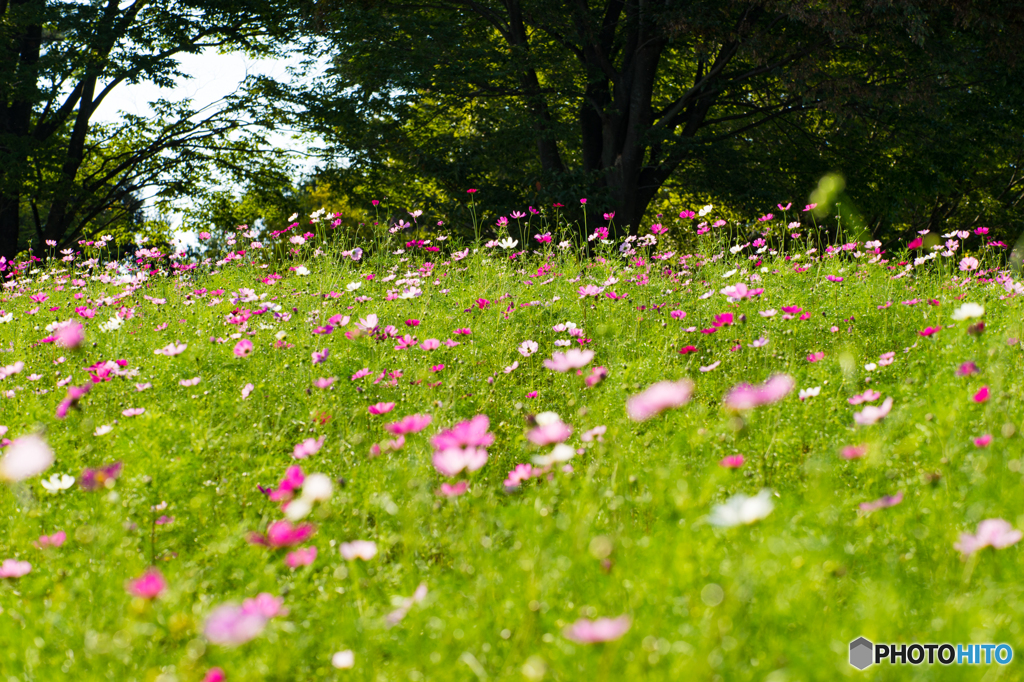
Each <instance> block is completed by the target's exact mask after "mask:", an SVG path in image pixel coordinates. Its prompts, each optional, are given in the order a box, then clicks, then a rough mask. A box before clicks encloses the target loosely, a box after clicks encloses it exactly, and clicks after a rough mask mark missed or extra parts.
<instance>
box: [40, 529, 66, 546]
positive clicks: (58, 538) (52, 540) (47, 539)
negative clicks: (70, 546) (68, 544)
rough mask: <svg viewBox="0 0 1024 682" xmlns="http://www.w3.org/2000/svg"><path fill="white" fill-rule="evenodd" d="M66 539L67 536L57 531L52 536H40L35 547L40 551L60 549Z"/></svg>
mask: <svg viewBox="0 0 1024 682" xmlns="http://www.w3.org/2000/svg"><path fill="white" fill-rule="evenodd" d="M67 539H68V534H67V533H65V532H64V531H62V530H59V531H57V532H56V533H54V534H53V535H40V536H39V540H37V541H36V546H38V547H39V548H40V549H42V548H43V547H60V546H61V545H63V544H64V542H65V541H66V540H67Z"/></svg>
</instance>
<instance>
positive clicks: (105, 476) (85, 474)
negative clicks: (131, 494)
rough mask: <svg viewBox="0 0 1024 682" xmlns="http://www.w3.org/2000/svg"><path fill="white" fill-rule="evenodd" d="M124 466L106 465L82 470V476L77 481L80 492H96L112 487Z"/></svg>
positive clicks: (117, 464) (115, 463) (119, 463)
mask: <svg viewBox="0 0 1024 682" xmlns="http://www.w3.org/2000/svg"><path fill="white" fill-rule="evenodd" d="M123 467H124V465H123V464H122V463H121V462H114V463H113V464H106V465H104V466H101V467H98V468H96V469H88V468H87V469H82V475H81V476H80V477H79V479H78V485H79V487H81V488H82V490H98V489H99V488H106V487H110V486H112V485H114V481H116V480H117V477H118V476H120V475H121V469H122V468H123Z"/></svg>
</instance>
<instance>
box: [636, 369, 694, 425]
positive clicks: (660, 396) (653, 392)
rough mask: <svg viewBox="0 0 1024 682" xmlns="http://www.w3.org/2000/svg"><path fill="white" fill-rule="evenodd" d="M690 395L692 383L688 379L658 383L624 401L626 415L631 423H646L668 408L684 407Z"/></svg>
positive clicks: (691, 393)
mask: <svg viewBox="0 0 1024 682" xmlns="http://www.w3.org/2000/svg"><path fill="white" fill-rule="evenodd" d="M692 395H693V382H692V381H690V380H689V379H680V380H679V381H659V382H658V383H656V384H654V385H652V386H650V387H648V388H647V390H645V391H644V392H643V393H638V394H637V395H634V396H632V397H630V398H629V400H627V401H626V413H627V414H628V415H629V418H630V419H632V420H633V421H636V422H642V421H646V420H648V419H650V418H651V417H653V416H655V415H657V414H659V413H661V412H663V411H665V410H667V409H669V408H672V407H680V406H682V405H685V404H686V403H688V402H689V401H690V396H692Z"/></svg>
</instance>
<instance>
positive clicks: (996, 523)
mask: <svg viewBox="0 0 1024 682" xmlns="http://www.w3.org/2000/svg"><path fill="white" fill-rule="evenodd" d="M1021 537H1022V535H1021V532H1020V531H1019V530H1015V529H1014V528H1013V526H1011V525H1010V523H1009V522H1008V521H1004V520H1003V519H985V520H984V521H982V522H981V523H979V524H978V532H977V533H976V534H975V535H971V534H970V533H961V534H960V541H959V542H957V543H956V544H954V545H953V547H954V549H957V550H959V551H960V552H962V553H963V555H964V556H965V557H967V556H968V555H970V554H973V553H974V552H977V551H978V550H979V549H984V548H985V547H992V548H993V549H1003V548H1004V547H1009V546H1010V545H1014V544H1016V543H1018V542H1020V539H1021Z"/></svg>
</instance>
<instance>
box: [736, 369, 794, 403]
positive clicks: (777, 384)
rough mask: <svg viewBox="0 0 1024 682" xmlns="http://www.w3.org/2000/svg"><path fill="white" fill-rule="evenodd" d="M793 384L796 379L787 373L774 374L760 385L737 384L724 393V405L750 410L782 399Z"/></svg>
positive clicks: (791, 388)
mask: <svg viewBox="0 0 1024 682" xmlns="http://www.w3.org/2000/svg"><path fill="white" fill-rule="evenodd" d="M795 386H796V381H795V380H794V379H793V377H791V376H789V375H788V374H776V375H775V376H772V377H770V378H769V379H768V380H767V381H765V382H764V383H763V384H761V385H760V386H751V385H750V384H739V385H738V386H735V387H733V389H732V390H731V391H729V393H727V394H726V396H725V405H726V407H728V408H730V409H733V410H750V409H753V408H755V407H760V406H761V405H768V404H770V403H775V402H778V401H780V400H782V399H783V398H785V397H786V396H787V395H789V394H790V392H791V391H792V390H793V388H794V387H795Z"/></svg>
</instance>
